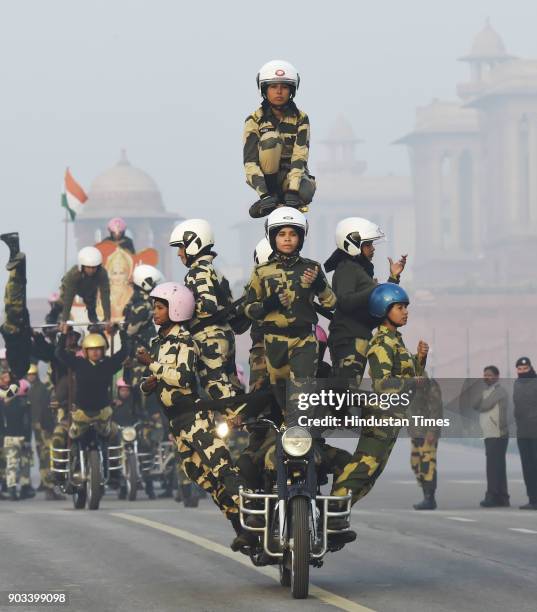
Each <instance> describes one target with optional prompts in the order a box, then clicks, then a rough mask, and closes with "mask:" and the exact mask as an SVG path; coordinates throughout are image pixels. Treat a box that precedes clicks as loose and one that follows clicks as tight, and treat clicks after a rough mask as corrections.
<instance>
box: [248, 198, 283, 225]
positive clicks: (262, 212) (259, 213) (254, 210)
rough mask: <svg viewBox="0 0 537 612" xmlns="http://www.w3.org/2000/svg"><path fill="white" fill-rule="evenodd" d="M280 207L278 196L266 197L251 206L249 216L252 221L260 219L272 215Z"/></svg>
mask: <svg viewBox="0 0 537 612" xmlns="http://www.w3.org/2000/svg"><path fill="white" fill-rule="evenodd" d="M277 206H278V198H277V197H276V196H272V195H269V196H266V197H264V198H261V199H260V200H257V202H254V203H253V204H252V205H251V206H250V210H249V214H250V217H252V219H260V218H261V217H266V216H267V215H270V213H271V212H272V211H274V210H275V209H276V208H277Z"/></svg>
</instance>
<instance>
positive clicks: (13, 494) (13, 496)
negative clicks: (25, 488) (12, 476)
mask: <svg viewBox="0 0 537 612" xmlns="http://www.w3.org/2000/svg"><path fill="white" fill-rule="evenodd" d="M7 492H8V495H9V501H19V496H18V495H17V487H9V488H8V490H7Z"/></svg>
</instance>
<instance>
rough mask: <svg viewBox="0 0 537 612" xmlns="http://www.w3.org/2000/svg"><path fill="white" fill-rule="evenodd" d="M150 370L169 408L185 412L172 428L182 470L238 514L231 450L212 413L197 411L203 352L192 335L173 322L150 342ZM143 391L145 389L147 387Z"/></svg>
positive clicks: (236, 477) (226, 510) (236, 476)
mask: <svg viewBox="0 0 537 612" xmlns="http://www.w3.org/2000/svg"><path fill="white" fill-rule="evenodd" d="M151 355H152V358H153V361H152V362H151V363H150V364H149V371H150V373H151V374H152V375H154V376H156V378H157V381H158V382H157V389H156V393H157V395H158V398H159V400H160V403H161V405H162V406H163V407H164V409H165V411H167V410H169V409H170V408H172V407H174V408H178V409H179V410H180V416H178V417H176V418H173V419H172V421H171V423H170V426H171V430H172V433H173V435H174V437H175V441H176V444H177V450H178V452H179V456H180V459H181V462H182V466H183V470H184V471H185V473H186V475H187V476H188V478H189V479H190V480H191V481H192V482H195V483H196V484H198V485H199V486H200V487H201V488H202V489H204V490H205V491H206V492H207V493H209V494H210V495H211V496H212V498H213V500H214V502H215V503H216V505H217V506H218V507H219V508H220V510H221V511H222V512H223V513H224V514H225V515H226V516H227V517H228V518H231V517H232V515H237V513H238V509H237V503H238V487H239V484H241V483H242V481H241V479H240V478H239V474H238V470H237V469H236V468H235V467H233V464H232V461H231V457H230V455H229V451H228V449H227V448H226V445H225V444H224V442H223V441H222V440H221V439H220V438H218V437H217V436H216V433H215V423H214V418H213V415H212V413H211V412H208V411H204V410H197V409H196V400H197V399H198V398H197V393H196V374H195V372H196V365H197V361H198V356H199V350H198V348H197V345H196V344H195V342H194V340H193V338H192V336H191V335H190V333H189V332H188V331H186V330H185V329H184V328H182V327H181V326H180V325H178V324H176V325H174V326H173V327H172V328H171V329H170V330H169V332H168V334H167V335H166V336H165V337H163V336H161V335H160V334H159V335H158V336H157V337H156V338H155V339H154V340H153V342H152V346H151ZM142 391H143V389H142Z"/></svg>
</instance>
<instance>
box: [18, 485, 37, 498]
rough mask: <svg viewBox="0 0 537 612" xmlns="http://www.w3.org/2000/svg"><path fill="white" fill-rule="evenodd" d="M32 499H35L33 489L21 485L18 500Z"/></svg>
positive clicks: (30, 486) (29, 486)
mask: <svg viewBox="0 0 537 612" xmlns="http://www.w3.org/2000/svg"><path fill="white" fill-rule="evenodd" d="M32 497H35V489H34V488H33V487H32V485H29V484H26V485H22V487H21V494H20V498H21V499H31V498H32Z"/></svg>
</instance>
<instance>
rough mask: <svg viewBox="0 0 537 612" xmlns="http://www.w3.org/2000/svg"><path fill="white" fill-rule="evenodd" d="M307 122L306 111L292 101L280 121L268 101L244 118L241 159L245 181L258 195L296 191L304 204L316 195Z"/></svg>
mask: <svg viewBox="0 0 537 612" xmlns="http://www.w3.org/2000/svg"><path fill="white" fill-rule="evenodd" d="M309 141H310V123H309V119H308V116H307V115H306V113H303V112H302V111H300V110H298V109H297V108H296V106H295V105H294V103H291V104H290V105H289V106H288V108H287V109H286V110H285V111H284V117H283V118H282V119H281V120H279V119H278V118H277V117H276V116H275V115H274V113H273V112H272V109H271V108H270V105H268V103H264V104H263V106H261V107H260V108H259V109H258V110H256V111H255V112H254V113H252V114H251V115H249V116H248V117H247V118H246V121H245V124H244V137H243V144H244V150H243V161H244V169H245V171H246V182H247V183H248V185H250V187H252V188H253V189H255V190H256V191H257V194H258V196H259V197H260V198H262V197H264V196H267V195H275V196H279V197H280V198H281V197H283V194H284V193H285V192H286V191H295V192H298V195H299V198H300V200H301V202H302V203H303V204H309V203H310V202H311V201H312V200H313V196H314V194H315V187H316V185H315V180H314V177H313V176H310V174H309V171H308V157H309Z"/></svg>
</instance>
